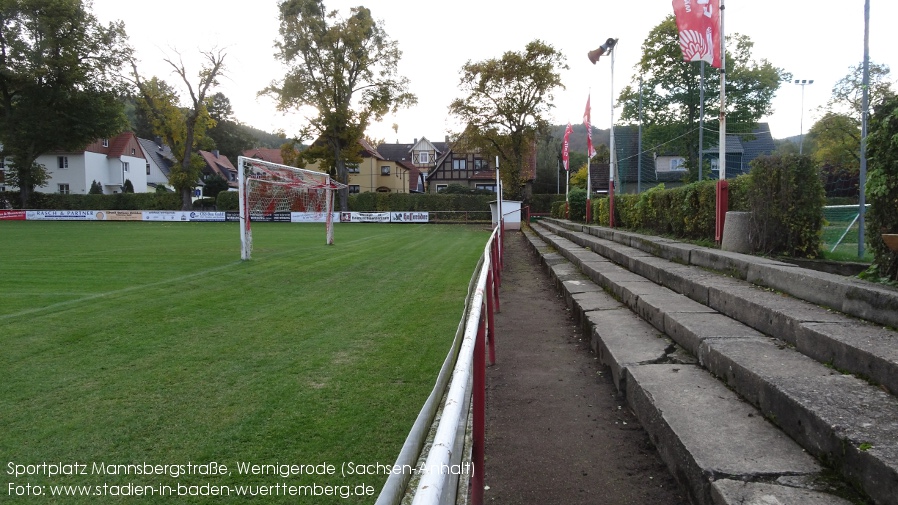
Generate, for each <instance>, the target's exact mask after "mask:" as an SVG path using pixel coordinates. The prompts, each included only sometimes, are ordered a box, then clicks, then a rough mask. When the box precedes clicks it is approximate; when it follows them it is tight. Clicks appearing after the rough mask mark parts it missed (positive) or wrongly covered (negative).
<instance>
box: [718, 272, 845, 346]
mask: <svg viewBox="0 0 898 505" xmlns="http://www.w3.org/2000/svg"><path fill="white" fill-rule="evenodd" d="M708 305H709V306H710V307H711V308H713V309H715V310H717V311H718V312H720V313H721V314H725V315H727V316H730V317H732V318H733V319H736V320H737V321H740V322H742V323H744V324H747V325H748V326H751V327H752V328H754V329H756V330H758V331H760V332H762V333H765V334H767V335H770V336H772V337H776V338H779V339H781V340H784V341H786V342H788V343H790V344H795V333H796V331H797V330H798V327H799V325H801V323H804V322H839V321H841V320H843V319H842V317H843V316H841V315H840V314H836V313H833V312H828V311H826V310H825V309H821V308H820V307H817V306H816V305H812V304H810V303H807V302H805V301H802V300H798V299H796V298H792V297H790V296H786V295H783V294H780V293H774V292H772V291H768V290H765V289H763V288H759V287H757V286H754V285H751V284H747V283H746V284H743V285H737V284H733V283H723V284H716V283H715V285H713V286H709V288H708Z"/></svg>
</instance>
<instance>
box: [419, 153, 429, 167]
mask: <svg viewBox="0 0 898 505" xmlns="http://www.w3.org/2000/svg"><path fill="white" fill-rule="evenodd" d="M418 163H421V164H423V163H430V153H429V152H427V151H421V152H420V153H418Z"/></svg>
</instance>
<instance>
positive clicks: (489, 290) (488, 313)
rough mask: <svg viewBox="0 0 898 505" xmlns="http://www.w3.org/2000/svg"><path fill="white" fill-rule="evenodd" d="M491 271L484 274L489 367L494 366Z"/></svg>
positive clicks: (493, 291) (494, 336) (494, 347)
mask: <svg viewBox="0 0 898 505" xmlns="http://www.w3.org/2000/svg"><path fill="white" fill-rule="evenodd" d="M495 293H496V291H495V289H493V271H492V270H490V271H489V273H487V274H486V293H485V294H486V341H487V342H488V343H489V351H490V365H495V364H496V331H495V326H493V321H494V318H493V296H494V295H495Z"/></svg>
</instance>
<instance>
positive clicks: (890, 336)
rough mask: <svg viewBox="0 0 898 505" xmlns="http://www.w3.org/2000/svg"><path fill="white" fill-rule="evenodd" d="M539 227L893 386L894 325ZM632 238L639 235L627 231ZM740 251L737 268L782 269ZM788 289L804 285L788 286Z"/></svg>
mask: <svg viewBox="0 0 898 505" xmlns="http://www.w3.org/2000/svg"><path fill="white" fill-rule="evenodd" d="M540 230H544V231H543V233H545V234H546V236H545V237H544V238H545V239H546V240H547V241H548V242H550V243H557V244H556V247H557V248H559V249H563V248H567V247H569V248H573V249H576V250H578V251H582V250H583V249H584V248H589V249H591V250H593V251H596V253H597V254H599V255H602V256H603V257H607V258H612V259H613V258H617V259H616V261H615V262H616V263H617V264H619V265H621V268H622V269H626V271H628V272H630V273H631V274H638V275H639V276H640V277H642V278H644V279H648V280H651V281H652V282H654V283H657V284H659V285H662V286H665V287H667V288H670V289H671V290H673V291H675V292H677V293H682V294H684V295H685V296H687V297H689V298H691V299H693V300H695V301H697V302H699V303H701V304H703V305H706V306H708V307H710V308H712V309H714V310H716V311H718V312H720V313H721V314H725V315H727V316H729V317H731V318H733V319H736V320H738V321H741V322H743V323H745V324H746V325H748V326H750V327H752V328H754V329H756V330H758V331H760V332H763V333H765V334H767V335H770V336H773V337H776V338H779V339H782V340H784V341H785V342H787V343H789V344H790V345H793V346H795V348H796V349H798V350H799V351H800V352H802V353H804V354H806V355H808V356H810V357H812V358H814V359H816V360H818V361H820V362H822V363H828V364H831V365H832V366H834V367H836V368H838V369H839V370H844V371H846V372H849V373H853V374H857V375H859V376H862V377H865V378H867V379H869V380H871V381H873V382H875V383H877V384H881V385H883V386H885V388H886V389H887V390H889V391H891V392H898V332H895V331H894V330H891V329H888V328H883V327H881V326H879V325H876V324H871V323H869V322H865V321H859V320H857V319H854V318H851V317H848V316H846V315H844V314H841V313H839V312H835V311H832V310H827V309H825V308H822V307H820V306H817V305H814V304H812V303H809V302H807V301H804V300H800V299H797V298H794V297H790V296H785V295H783V294H781V293H776V292H773V291H771V290H770V289H765V288H761V287H759V286H757V285H755V284H752V283H750V282H747V281H743V280H739V279H736V278H732V277H723V276H721V275H717V274H713V273H711V272H708V271H707V270H703V269H700V268H698V267H695V266H683V265H680V264H679V263H675V262H673V261H667V260H664V259H661V258H655V257H651V258H647V257H645V256H644V254H645V253H644V252H642V251H640V250H636V249H633V248H631V247H629V246H626V245H622V244H619V243H616V242H609V241H607V240H605V239H602V238H600V237H598V236H594V235H590V234H587V233H583V232H578V231H571V230H568V229H567V228H565V227H563V226H559V225H557V224H553V223H551V222H548V223H544V224H542V225H541V227H540V228H537V231H538V232H539V231H540ZM556 232H558V233H560V234H561V235H558V234H557V233H556ZM633 242H638V241H637V240H636V239H632V238H631V243H633ZM562 254H564V253H563V252H562ZM708 254H710V253H708ZM739 256H740V261H741V263H742V264H744V265H743V266H741V267H740V268H742V269H744V270H745V271H747V272H753V271H755V270H757V269H759V268H760V266H758V265H761V266H764V268H767V269H768V271H771V272H778V271H781V268H780V266H779V264H778V262H775V261H772V260H768V259H765V258H758V259H757V260H756V261H757V263H756V264H754V263H752V258H754V257H753V256H747V255H739ZM727 257H728V256H727ZM583 261H588V260H583ZM782 265H785V264H782ZM787 266H788V268H793V269H794V268H797V267H794V266H792V265H787ZM583 271H584V274H586V275H587V276H590V277H591V278H593V280H595V281H596V282H598V283H599V284H600V285H602V286H603V287H604V288H605V289H612V290H613V289H620V286H618V287H609V285H608V282H605V281H600V280H596V278H595V277H593V275H591V272H590V271H587V270H585V269H584V270H583ZM790 278H791V279H793V281H795V282H801V280H802V278H801V277H800V276H797V275H792V276H791V277H790ZM814 278H815V279H816V277H814ZM793 291H795V292H803V291H804V290H803V289H800V288H795V289H793ZM659 329H660V328H659Z"/></svg>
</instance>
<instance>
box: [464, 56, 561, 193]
mask: <svg viewBox="0 0 898 505" xmlns="http://www.w3.org/2000/svg"><path fill="white" fill-rule="evenodd" d="M567 68H568V66H567V64H565V58H564V56H563V55H562V54H561V53H560V52H558V51H557V50H556V49H555V48H554V47H552V46H551V45H548V44H546V43H545V42H542V41H540V40H534V41H532V42H530V43H528V44H527V46H526V47H525V49H524V51H522V52H513V51H508V52H506V53H505V54H503V55H502V58H500V59H489V60H484V61H481V62H471V61H468V62H467V63H466V64H465V65H464V66H463V67H462V72H461V73H462V75H461V79H460V81H459V89H460V90H461V91H462V92H463V93H465V94H466V96H464V97H462V98H456V99H455V100H453V101H452V103H451V104H450V105H449V113H450V114H454V115H456V116H458V117H459V118H460V119H461V121H462V123H463V124H464V125H465V131H464V132H463V133H462V134H461V135H459V139H461V140H462V141H463V142H464V143H465V144H466V145H467V146H470V147H474V148H479V149H481V150H482V151H484V152H486V153H490V154H492V153H495V154H496V155H498V156H499V158H500V160H501V162H500V170H499V174H500V177H501V178H502V183H503V184H504V191H505V194H506V195H507V196H508V198H511V199H515V200H520V199H521V197H522V196H523V193H522V188H523V185H524V183H525V182H526V177H525V176H524V167H525V166H526V164H527V162H528V161H529V159H530V156H531V153H532V152H533V150H534V149H535V148H536V139H537V137H538V134H539V133H541V132H544V131H545V130H546V128H547V126H548V122H547V116H548V113H549V110H550V109H551V108H552V107H553V105H552V100H553V99H554V96H553V94H552V93H553V90H555V89H556V88H562V89H564V86H563V85H562V83H561V74H560V71H561V70H563V69H567Z"/></svg>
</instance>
